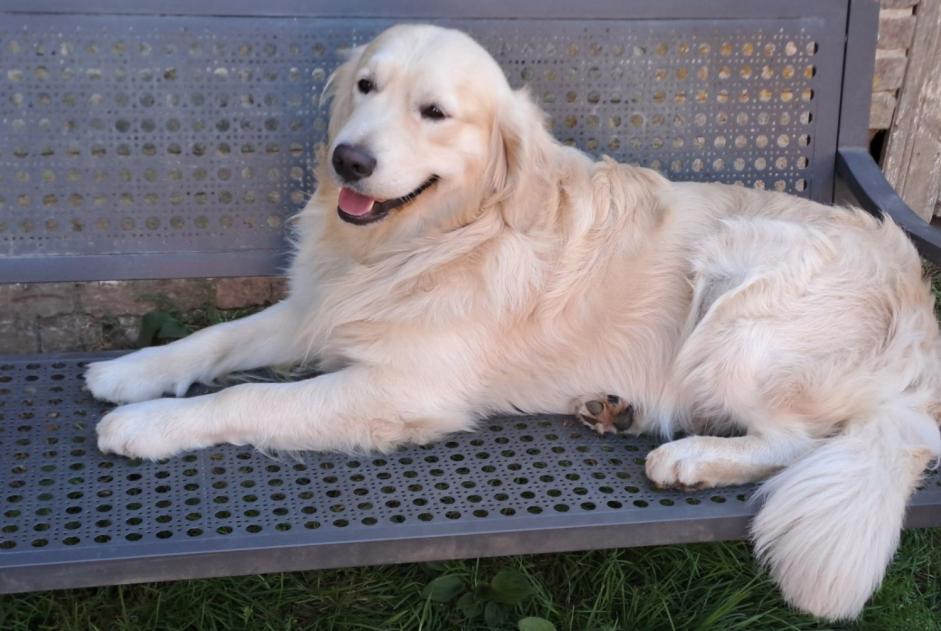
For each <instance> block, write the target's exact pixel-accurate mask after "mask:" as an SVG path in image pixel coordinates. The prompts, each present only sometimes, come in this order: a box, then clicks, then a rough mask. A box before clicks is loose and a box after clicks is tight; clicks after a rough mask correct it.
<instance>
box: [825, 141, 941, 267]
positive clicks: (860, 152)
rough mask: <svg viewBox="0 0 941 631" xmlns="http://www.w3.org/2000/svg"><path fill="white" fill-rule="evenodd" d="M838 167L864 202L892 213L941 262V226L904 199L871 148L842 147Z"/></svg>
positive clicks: (867, 206)
mask: <svg viewBox="0 0 941 631" xmlns="http://www.w3.org/2000/svg"><path fill="white" fill-rule="evenodd" d="M836 170H837V175H838V176H839V177H841V178H842V179H843V180H845V181H846V183H847V184H848V185H849V187H850V190H851V191H852V192H853V195H855V196H856V199H857V200H859V204H860V206H862V207H863V208H864V209H865V210H867V211H869V212H871V213H872V214H874V215H876V216H877V217H882V216H884V215H888V216H889V217H891V218H892V219H893V220H894V221H895V223H897V224H898V225H899V227H901V228H902V230H904V231H905V232H906V233H907V234H908V236H909V237H911V239H912V242H913V243H914V244H915V247H916V248H918V252H919V253H920V254H921V255H922V256H923V257H925V258H926V259H928V260H929V261H931V262H932V263H939V264H941V228H939V227H937V226H933V225H931V224H930V223H928V222H926V221H925V220H924V219H922V218H921V217H919V216H918V215H916V214H915V211H913V210H912V209H911V208H909V207H908V204H906V203H905V202H904V201H902V198H901V197H899V196H898V194H897V193H896V192H895V190H894V189H893V188H892V186H891V185H890V184H889V183H888V182H887V181H886V179H885V176H883V175H882V170H881V169H880V168H879V165H878V164H876V161H875V160H873V159H872V156H871V155H869V152H868V151H866V150H865V149H862V148H858V147H851V148H844V149H840V150H838V151H837V157H836Z"/></svg>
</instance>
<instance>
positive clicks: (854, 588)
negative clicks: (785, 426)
mask: <svg viewBox="0 0 941 631" xmlns="http://www.w3.org/2000/svg"><path fill="white" fill-rule="evenodd" d="M939 456H941V434H939V432H938V426H937V424H936V423H935V421H934V419H932V418H931V417H929V416H927V415H925V414H921V413H918V412H915V411H913V410H911V409H907V408H900V409H894V408H883V409H882V410H881V411H880V413H879V414H878V418H872V419H867V420H861V421H857V422H855V423H852V422H851V423H850V425H849V427H848V428H847V430H846V431H845V432H844V433H842V434H840V435H839V436H836V437H834V438H831V439H827V440H826V441H825V442H824V443H823V444H822V445H821V446H820V447H819V448H817V449H816V450H815V451H813V452H811V453H810V454H809V455H807V456H806V457H804V458H802V459H801V460H799V461H798V462H796V463H795V464H793V465H792V466H790V467H788V468H787V469H785V470H784V471H783V472H781V473H780V474H778V475H776V476H775V477H773V478H771V479H770V480H769V481H768V482H766V483H765V484H764V486H763V487H762V489H761V491H760V493H759V495H760V497H763V498H764V507H763V508H762V509H761V511H760V512H759V513H758V516H757V517H756V518H755V520H754V523H753V524H752V536H753V538H754V541H755V551H756V553H757V555H758V558H759V559H760V560H761V561H762V562H763V563H764V564H765V565H766V567H767V568H768V569H769V571H770V572H771V575H772V576H773V577H774V579H775V581H776V582H777V583H778V585H779V586H780V588H781V591H782V592H783V594H784V597H785V599H786V600H787V601H788V602H789V603H790V604H791V605H793V606H794V607H797V608H798V609H801V610H803V611H806V612H808V613H811V614H813V615H815V616H818V617H821V618H825V619H828V620H831V621H832V620H843V619H852V618H855V617H857V616H858V615H859V613H860V612H861V611H862V608H863V606H864V605H865V604H866V601H867V600H868V599H869V597H870V596H871V595H872V593H873V592H874V591H875V590H876V588H878V587H879V585H880V583H882V578H883V576H884V575H885V570H886V567H887V566H888V564H889V562H890V561H891V560H892V556H893V555H894V554H895V549H896V548H897V547H898V542H899V534H900V531H901V528H902V521H903V519H904V516H905V505H906V504H907V502H908V498H909V496H910V495H911V494H912V492H913V490H914V489H915V486H916V485H917V483H918V481H919V479H920V478H921V474H922V472H923V471H924V469H925V466H926V465H927V464H928V463H929V462H930V461H931V460H932V459H937V458H938V457H939Z"/></svg>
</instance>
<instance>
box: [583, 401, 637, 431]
mask: <svg viewBox="0 0 941 631" xmlns="http://www.w3.org/2000/svg"><path fill="white" fill-rule="evenodd" d="M572 409H573V411H574V414H575V417H576V418H577V419H578V420H579V421H580V422H581V423H582V425H585V426H586V427H589V428H591V429H593V430H595V431H596V432H598V433H599V434H617V433H619V432H626V431H627V430H629V429H630V428H631V426H632V425H633V424H634V406H633V405H631V404H630V403H628V402H627V401H625V400H624V399H622V398H621V397H619V396H617V395H615V394H603V393H598V394H591V395H587V396H583V397H578V398H576V399H575V400H573V401H572Z"/></svg>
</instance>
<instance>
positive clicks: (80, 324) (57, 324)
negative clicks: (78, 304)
mask: <svg viewBox="0 0 941 631" xmlns="http://www.w3.org/2000/svg"><path fill="white" fill-rule="evenodd" d="M39 348H40V350H41V351H42V352H43V353H56V352H65V351H96V350H101V349H102V348H104V336H103V335H102V330H101V323H100V322H99V320H98V319H97V318H94V317H92V316H90V315H84V314H78V313H75V314H70V315H61V316H54V317H52V318H42V319H41V320H40V321H39Z"/></svg>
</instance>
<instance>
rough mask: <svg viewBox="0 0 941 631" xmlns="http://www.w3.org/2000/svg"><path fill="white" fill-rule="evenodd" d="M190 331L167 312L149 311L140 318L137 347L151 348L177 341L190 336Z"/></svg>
mask: <svg viewBox="0 0 941 631" xmlns="http://www.w3.org/2000/svg"><path fill="white" fill-rule="evenodd" d="M190 332H191V331H190V329H189V327H187V326H186V325H185V324H183V323H182V322H180V320H179V318H178V317H177V316H176V315H175V314H174V313H171V312H169V311H159V310H158V311H151V312H149V313H147V314H145V315H144V317H143V318H141V326H140V333H138V335H137V345H138V346H153V345H154V344H161V343H164V342H169V341H171V340H178V339H180V338H181V337H186V336H187V335H189V334H190Z"/></svg>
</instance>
